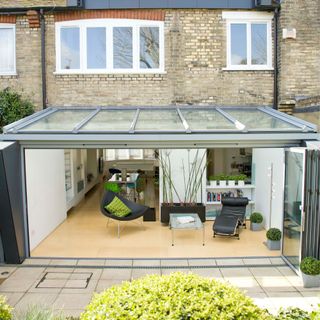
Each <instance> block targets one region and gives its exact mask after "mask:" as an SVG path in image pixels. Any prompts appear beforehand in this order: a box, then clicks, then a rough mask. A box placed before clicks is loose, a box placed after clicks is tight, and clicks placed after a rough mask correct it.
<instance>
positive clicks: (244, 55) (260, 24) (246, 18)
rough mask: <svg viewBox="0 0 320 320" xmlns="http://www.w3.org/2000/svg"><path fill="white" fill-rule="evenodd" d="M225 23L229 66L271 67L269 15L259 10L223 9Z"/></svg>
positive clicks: (243, 67)
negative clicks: (230, 10)
mask: <svg viewBox="0 0 320 320" xmlns="http://www.w3.org/2000/svg"><path fill="white" fill-rule="evenodd" d="M222 16H223V18H224V19H226V22H227V23H226V24H227V68H226V69H229V70H268V69H272V43H271V20H272V15H270V14H269V13H261V12H245V13H243V12H224V13H223V15H222Z"/></svg>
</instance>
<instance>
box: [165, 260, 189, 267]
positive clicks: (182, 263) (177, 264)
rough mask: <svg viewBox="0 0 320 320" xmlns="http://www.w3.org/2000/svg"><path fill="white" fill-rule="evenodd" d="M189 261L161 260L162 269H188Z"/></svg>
mask: <svg viewBox="0 0 320 320" xmlns="http://www.w3.org/2000/svg"><path fill="white" fill-rule="evenodd" d="M188 266H189V264H188V260H187V259H176V260H175V259H168V260H161V267H188Z"/></svg>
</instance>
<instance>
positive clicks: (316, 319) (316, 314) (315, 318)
mask: <svg viewBox="0 0 320 320" xmlns="http://www.w3.org/2000/svg"><path fill="white" fill-rule="evenodd" d="M310 319H311V320H320V304H319V305H318V309H317V310H315V311H312V312H311V313H310Z"/></svg>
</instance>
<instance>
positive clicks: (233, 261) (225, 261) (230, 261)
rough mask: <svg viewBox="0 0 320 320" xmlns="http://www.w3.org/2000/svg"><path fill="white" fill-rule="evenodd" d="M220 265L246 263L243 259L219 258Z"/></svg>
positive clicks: (240, 264)
mask: <svg viewBox="0 0 320 320" xmlns="http://www.w3.org/2000/svg"><path fill="white" fill-rule="evenodd" d="M216 263H217V265H218V266H242V265H244V262H243V259H217V260H216Z"/></svg>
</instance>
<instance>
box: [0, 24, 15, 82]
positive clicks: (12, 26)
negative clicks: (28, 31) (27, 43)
mask: <svg viewBox="0 0 320 320" xmlns="http://www.w3.org/2000/svg"><path fill="white" fill-rule="evenodd" d="M0 29H12V30H13V70H11V71H6V72H5V71H1V70H0V76H14V75H16V74H17V69H16V25H15V24H12V23H0Z"/></svg>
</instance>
